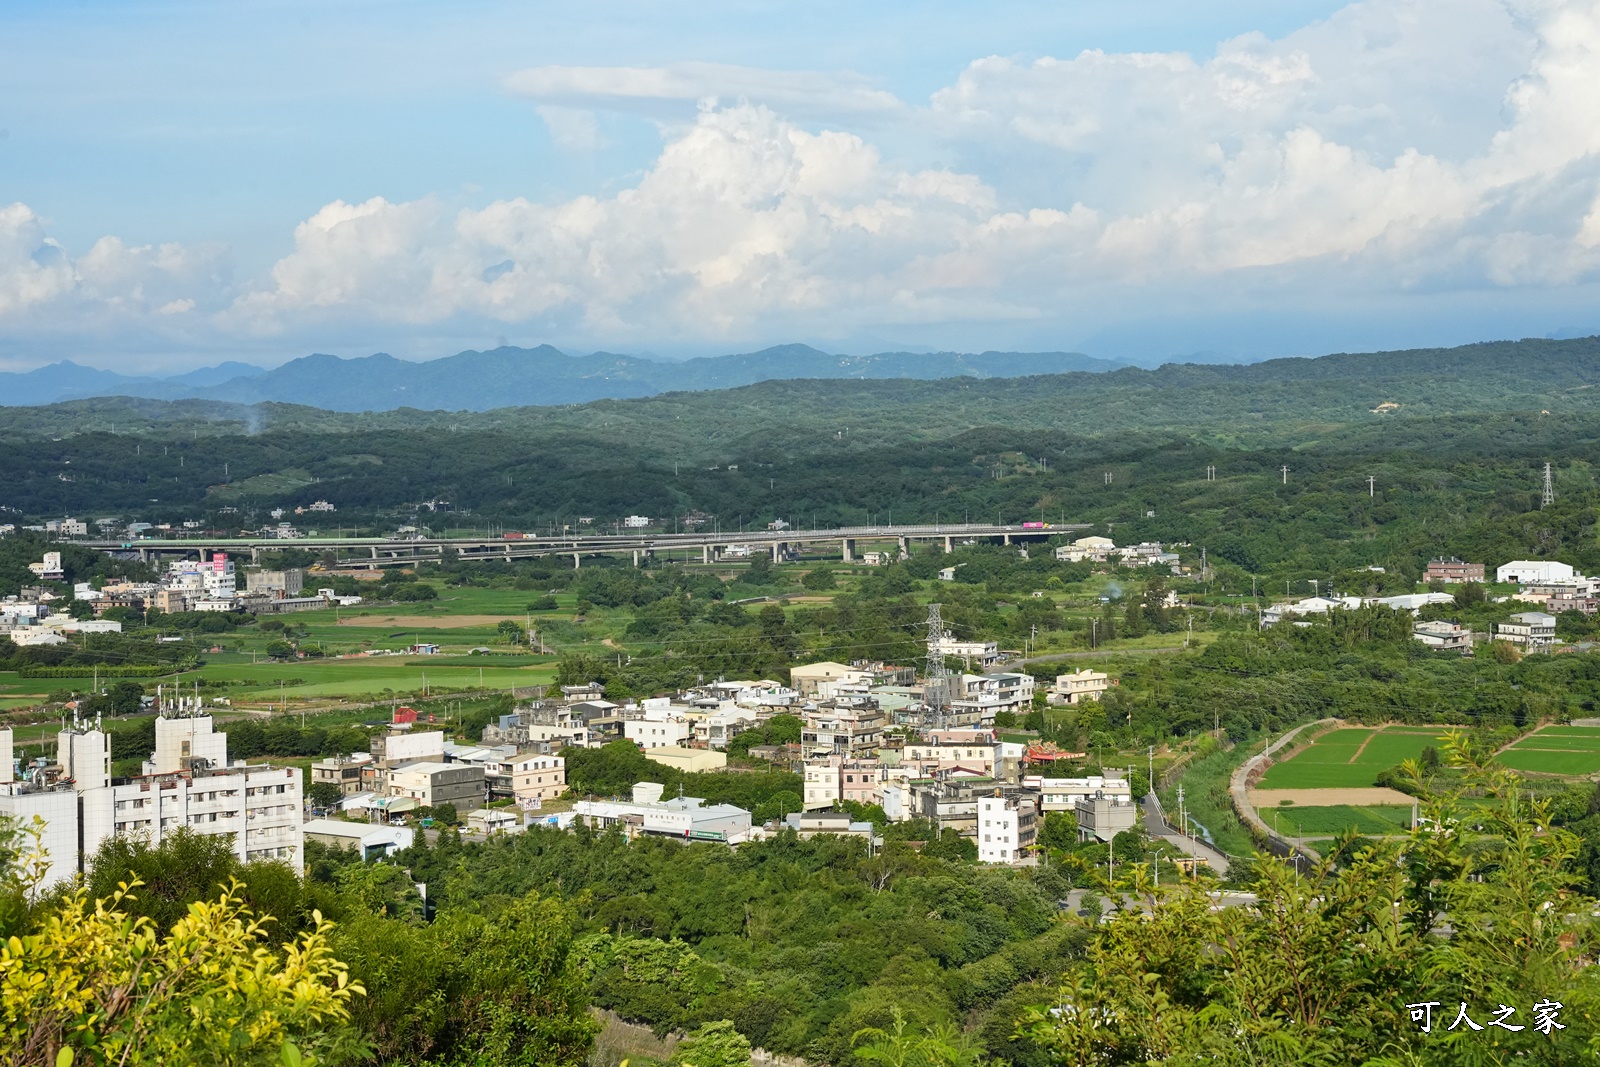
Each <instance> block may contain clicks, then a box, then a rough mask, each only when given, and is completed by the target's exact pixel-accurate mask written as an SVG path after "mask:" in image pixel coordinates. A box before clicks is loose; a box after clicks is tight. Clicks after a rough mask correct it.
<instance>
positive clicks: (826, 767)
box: [803, 756, 842, 811]
mask: <svg viewBox="0 0 1600 1067" xmlns="http://www.w3.org/2000/svg"><path fill="white" fill-rule="evenodd" d="M841 762H842V761H841V760H840V759H839V758H838V757H837V756H827V757H824V758H823V759H817V760H807V761H806V766H805V797H804V800H803V803H804V805H805V810H807V811H812V810H815V809H817V808H832V807H834V806H836V805H837V804H838V803H839V764H840V763H841Z"/></svg>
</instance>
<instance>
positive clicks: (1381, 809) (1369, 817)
mask: <svg viewBox="0 0 1600 1067" xmlns="http://www.w3.org/2000/svg"><path fill="white" fill-rule="evenodd" d="M1260 815H1261V817H1262V819H1264V820H1265V821H1266V823H1267V825H1268V826H1275V827H1276V829H1277V831H1278V832H1279V833H1281V834H1286V835H1289V836H1291V837H1311V836H1317V835H1324V834H1340V833H1343V832H1344V831H1346V830H1349V829H1352V828H1353V829H1355V830H1357V831H1358V832H1360V833H1363V834H1398V833H1404V832H1405V831H1406V829H1407V828H1408V827H1410V825H1411V809H1410V808H1409V807H1403V806H1401V805H1398V804H1382V805H1374V806H1370V807H1356V806H1354V805H1350V804H1336V805H1332V806H1330V807H1318V808H1301V807H1294V806H1290V807H1276V808H1266V809H1263V810H1262V811H1261V812H1260Z"/></svg>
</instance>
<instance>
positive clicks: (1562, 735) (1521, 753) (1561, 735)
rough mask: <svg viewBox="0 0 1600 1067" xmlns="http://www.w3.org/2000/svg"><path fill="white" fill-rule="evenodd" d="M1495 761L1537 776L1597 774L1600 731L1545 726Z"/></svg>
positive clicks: (1598, 771) (1599, 764)
mask: <svg viewBox="0 0 1600 1067" xmlns="http://www.w3.org/2000/svg"><path fill="white" fill-rule="evenodd" d="M1495 759H1496V760H1498V761H1499V762H1500V763H1503V764H1504V765H1505V766H1507V767H1510V768H1512V769H1513V770H1518V771H1532V772H1534V773H1536V774H1566V775H1586V774H1596V773H1600V729H1597V728H1595V727H1586V726H1547V727H1545V728H1544V729H1542V730H1536V731H1534V732H1533V733H1531V734H1528V735H1527V736H1526V737H1523V738H1520V739H1519V740H1518V741H1517V742H1516V743H1515V744H1513V745H1512V746H1511V747H1510V748H1507V749H1505V750H1504V751H1502V752H1501V753H1500V754H1499V755H1497V756H1496V757H1495Z"/></svg>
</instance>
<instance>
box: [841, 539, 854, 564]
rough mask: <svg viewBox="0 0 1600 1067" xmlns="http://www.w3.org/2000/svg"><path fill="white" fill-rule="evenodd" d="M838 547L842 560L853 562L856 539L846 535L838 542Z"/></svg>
mask: <svg viewBox="0 0 1600 1067" xmlns="http://www.w3.org/2000/svg"><path fill="white" fill-rule="evenodd" d="M839 547H840V549H841V551H842V553H843V555H844V561H845V562H846V563H853V562H854V561H855V558H856V539H855V538H854V537H846V538H845V539H844V540H842V541H840V542H839Z"/></svg>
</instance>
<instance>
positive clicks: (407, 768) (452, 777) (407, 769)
mask: <svg viewBox="0 0 1600 1067" xmlns="http://www.w3.org/2000/svg"><path fill="white" fill-rule="evenodd" d="M484 791H485V785H484V769H483V766H482V765H481V764H476V763H436V762H432V761H424V762H420V763H407V764H404V765H402V766H399V767H396V768H394V769H392V770H391V771H389V789H388V794H389V796H391V797H405V798H408V799H411V800H414V801H416V802H417V804H419V805H421V806H424V807H430V808H432V807H438V806H439V805H441V804H450V805H452V806H454V807H455V809H456V810H457V811H471V810H473V809H474V808H478V807H481V806H482V804H483V798H484V795H485V792H484Z"/></svg>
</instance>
